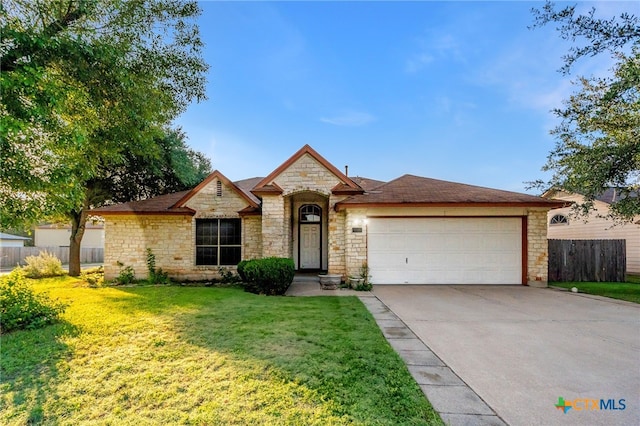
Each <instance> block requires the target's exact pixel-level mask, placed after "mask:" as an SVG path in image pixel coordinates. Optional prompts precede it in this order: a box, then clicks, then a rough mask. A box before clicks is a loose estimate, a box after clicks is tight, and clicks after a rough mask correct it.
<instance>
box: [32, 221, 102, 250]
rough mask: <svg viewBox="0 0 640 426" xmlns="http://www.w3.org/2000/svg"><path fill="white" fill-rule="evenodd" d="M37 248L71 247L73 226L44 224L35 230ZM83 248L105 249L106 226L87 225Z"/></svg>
mask: <svg viewBox="0 0 640 426" xmlns="http://www.w3.org/2000/svg"><path fill="white" fill-rule="evenodd" d="M34 234H35V245H36V247H69V244H70V241H69V238H70V237H71V225H61V224H43V225H38V226H36V228H35V230H34ZM81 247H82V248H104V224H102V223H95V224H94V223H87V224H86V225H85V231H84V235H83V236H82V243H81Z"/></svg>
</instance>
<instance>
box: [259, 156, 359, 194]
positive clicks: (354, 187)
mask: <svg viewBox="0 0 640 426" xmlns="http://www.w3.org/2000/svg"><path fill="white" fill-rule="evenodd" d="M305 155H308V156H310V157H311V158H313V159H314V160H315V161H317V162H318V163H319V164H320V165H321V166H322V167H324V168H325V169H326V170H327V171H329V172H330V173H331V174H332V175H333V176H335V178H336V179H337V181H338V183H337V185H335V187H333V190H338V191H339V192H341V193H345V192H350V193H362V192H364V191H363V189H362V188H361V187H360V186H359V185H358V184H356V183H355V182H354V181H352V180H351V179H349V177H347V176H346V175H345V174H344V173H342V172H341V171H340V170H338V168H336V167H335V166H334V165H333V164H331V163H329V161H327V160H326V159H325V158H324V157H323V156H321V155H320V154H318V152H317V151H315V150H314V149H313V148H311V146H309V145H308V144H307V145H305V146H303V147H302V148H300V149H299V150H298V151H297V152H296V153H295V154H293V155H292V156H291V157H290V158H289V159H288V160H287V161H285V162H284V163H282V164H281V165H280V166H278V168H276V169H275V170H274V171H273V172H271V173H270V174H269V175H268V176H267V177H265V178H264V179H262V180H261V181H260V182H258V184H257V185H256V186H255V187H254V188H253V190H252V191H251V192H253V193H254V194H260V193H265V192H271V193H273V192H277V190H279V189H282V188H280V187H279V186H278V185H277V184H275V182H274V181H275V180H276V179H277V178H278V176H280V175H282V174H283V173H285V172H286V171H287V170H288V169H289V168H290V167H291V166H293V165H294V164H295V163H296V162H297V161H299V160H301V159H302V158H303V157H304V156H305Z"/></svg>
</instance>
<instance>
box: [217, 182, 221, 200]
mask: <svg viewBox="0 0 640 426" xmlns="http://www.w3.org/2000/svg"><path fill="white" fill-rule="evenodd" d="M216 197H222V182H220V181H219V180H218V181H216Z"/></svg>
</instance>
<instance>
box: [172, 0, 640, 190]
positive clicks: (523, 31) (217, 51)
mask: <svg viewBox="0 0 640 426" xmlns="http://www.w3.org/2000/svg"><path fill="white" fill-rule="evenodd" d="M559 4H560V5H564V4H566V3H559ZM542 5H543V2H519V1H512V2H430V1H423V2H218V1H210V2H202V3H201V6H202V8H203V14H202V16H201V17H200V20H199V24H200V28H201V32H202V38H203V41H204V43H205V50H204V56H205V60H206V61H207V62H208V63H209V65H210V67H211V69H210V71H209V75H208V85H207V96H208V98H209V99H208V100H207V101H204V102H201V103H198V104H196V103H194V104H192V105H191V106H190V107H189V108H188V110H187V111H186V112H185V113H184V114H183V115H182V116H181V117H179V119H178V120H176V122H175V124H176V125H178V126H180V127H182V128H183V130H184V131H185V132H186V133H187V135H188V138H189V144H190V145H191V146H192V147H193V148H195V149H197V150H199V151H202V152H204V153H205V154H206V155H207V156H209V158H211V160H212V164H213V168H214V169H218V170H220V171H221V172H222V173H223V174H225V175H226V176H227V177H229V178H230V179H232V180H239V179H243V178H249V177H254V176H266V175H267V174H268V173H269V172H271V171H272V170H273V169H274V168H276V167H277V166H279V165H280V164H281V163H282V162H283V161H285V160H286V159H287V158H288V157H289V156H291V155H292V154H293V153H294V152H295V151H297V150H298V149H299V148H300V147H301V146H303V145H304V144H307V143H308V144H310V145H311V146H312V147H313V148H315V149H316V150H317V151H318V152H319V153H320V154H321V155H323V156H324V157H325V158H327V159H328V160H329V161H330V162H332V163H333V164H334V165H335V166H336V167H338V168H340V169H341V170H343V169H344V166H345V165H349V175H351V176H356V175H357V176H365V177H370V178H374V179H380V180H385V181H387V180H391V179H394V178H396V177H399V176H401V175H403V174H405V173H410V174H415V175H419V176H425V177H431V178H436V179H443V180H450V181H454V182H463V183H469V184H473V185H480V186H486V187H493V188H499V189H506V190H511V191H518V192H525V183H524V182H525V181H530V180H534V179H537V178H543V177H544V174H543V173H542V172H541V171H540V168H541V166H542V165H543V164H544V162H545V159H546V156H547V154H548V152H549V151H550V150H551V149H552V147H553V145H554V140H553V138H552V136H550V135H549V130H550V129H551V128H553V127H554V125H555V124H556V123H557V122H556V119H555V118H554V116H553V115H552V113H551V112H550V110H551V109H553V108H555V107H560V106H561V105H562V104H561V102H562V99H565V98H567V97H568V96H569V94H570V93H571V91H572V90H574V86H572V84H571V80H572V79H573V78H575V76H576V75H580V74H587V75H590V74H593V73H595V74H601V73H603V72H606V70H607V69H609V68H610V67H611V65H612V62H611V59H610V58H608V57H598V58H595V59H590V60H583V61H581V62H579V63H578V64H577V67H576V68H575V70H574V72H573V73H572V75H571V76H562V75H561V74H560V73H558V72H557V70H558V69H559V68H560V66H561V65H562V59H561V57H562V55H563V54H565V53H566V52H567V49H568V47H569V44H568V43H566V42H563V41H562V40H560V37H559V35H558V33H557V32H556V31H555V30H554V26H553V25H549V26H547V27H544V28H540V29H536V30H530V29H528V28H527V27H528V26H530V25H531V24H532V22H533V19H532V14H531V12H530V10H531V8H532V7H534V6H535V7H540V6H542ZM591 6H595V7H596V9H597V11H598V15H601V16H606V17H611V16H614V15H617V14H619V13H620V12H621V11H629V12H633V13H638V8H639V7H638V6H637V4H636V3H633V2H595V3H588V2H584V3H580V4H579V9H580V10H588V9H589V8H590V7H591Z"/></svg>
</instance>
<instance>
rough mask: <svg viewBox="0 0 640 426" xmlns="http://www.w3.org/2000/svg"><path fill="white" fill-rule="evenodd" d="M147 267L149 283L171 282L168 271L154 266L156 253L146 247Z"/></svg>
mask: <svg viewBox="0 0 640 426" xmlns="http://www.w3.org/2000/svg"><path fill="white" fill-rule="evenodd" d="M147 269H148V270H149V276H148V280H149V282H150V283H151V284H168V283H169V282H171V280H170V279H169V273H168V272H164V271H163V270H162V268H156V255H155V254H153V251H151V249H150V248H147Z"/></svg>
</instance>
